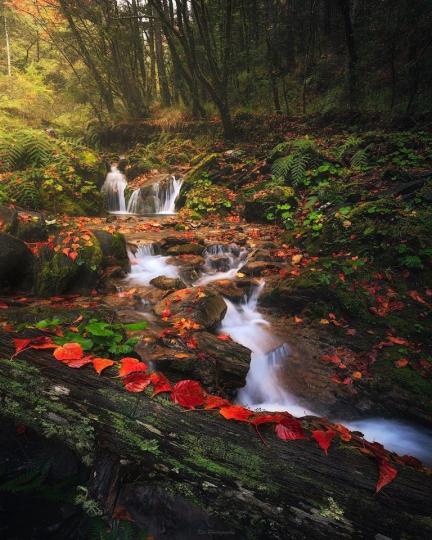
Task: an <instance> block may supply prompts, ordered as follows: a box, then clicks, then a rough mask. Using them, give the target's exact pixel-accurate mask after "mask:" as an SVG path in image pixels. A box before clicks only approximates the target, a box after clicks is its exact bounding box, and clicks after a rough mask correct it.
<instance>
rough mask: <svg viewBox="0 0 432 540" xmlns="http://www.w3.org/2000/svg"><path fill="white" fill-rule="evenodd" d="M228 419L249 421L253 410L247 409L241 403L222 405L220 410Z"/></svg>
mask: <svg viewBox="0 0 432 540" xmlns="http://www.w3.org/2000/svg"><path fill="white" fill-rule="evenodd" d="M219 412H220V413H221V415H222V416H223V417H224V418H226V419H227V420H238V421H239V422H247V421H248V420H249V418H250V417H251V416H252V414H253V412H252V411H249V410H248V409H245V408H244V407H242V406H241V405H229V406H228V407H222V408H221V409H220V411H219Z"/></svg>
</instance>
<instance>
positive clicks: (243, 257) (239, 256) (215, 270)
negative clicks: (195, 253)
mask: <svg viewBox="0 0 432 540" xmlns="http://www.w3.org/2000/svg"><path fill="white" fill-rule="evenodd" d="M203 255H204V259H205V262H204V267H203V271H204V272H203V275H202V276H201V277H200V278H199V279H198V280H197V282H196V283H195V285H207V283H211V282H212V281H218V280H222V279H234V278H235V277H236V275H237V273H238V272H239V270H240V269H241V268H242V267H243V266H244V265H245V264H246V263H247V255H248V252H247V249H245V248H239V247H238V246H237V245H235V244H230V245H225V244H215V245H213V246H209V247H208V248H207V249H206V250H205V251H204V254H203ZM221 268H222V269H223V270H221Z"/></svg>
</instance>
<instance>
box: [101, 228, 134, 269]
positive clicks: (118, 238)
mask: <svg viewBox="0 0 432 540" xmlns="http://www.w3.org/2000/svg"><path fill="white" fill-rule="evenodd" d="M92 233H93V234H94V236H95V237H96V238H97V239H98V241H99V244H100V247H101V249H102V255H103V259H102V264H103V265H104V266H106V267H107V266H120V267H121V268H123V269H125V270H127V269H129V268H130V263H129V257H128V254H127V247H126V239H125V237H124V236H123V235H122V234H120V233H113V234H111V233H109V232H107V231H102V230H93V231H92Z"/></svg>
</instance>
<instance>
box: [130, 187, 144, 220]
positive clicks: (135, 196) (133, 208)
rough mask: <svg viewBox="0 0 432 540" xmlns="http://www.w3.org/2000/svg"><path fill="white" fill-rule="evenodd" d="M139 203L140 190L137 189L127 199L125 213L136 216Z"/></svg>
mask: <svg viewBox="0 0 432 540" xmlns="http://www.w3.org/2000/svg"><path fill="white" fill-rule="evenodd" d="M140 203H141V188H138V189H136V190H135V191H134V192H133V193H132V195H131V197H130V199H129V202H128V205H127V213H128V214H138V213H139V207H140Z"/></svg>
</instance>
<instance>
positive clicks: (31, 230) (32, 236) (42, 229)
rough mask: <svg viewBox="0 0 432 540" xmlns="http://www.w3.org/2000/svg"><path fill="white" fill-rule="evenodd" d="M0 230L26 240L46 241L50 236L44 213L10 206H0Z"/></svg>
mask: <svg viewBox="0 0 432 540" xmlns="http://www.w3.org/2000/svg"><path fill="white" fill-rule="evenodd" d="M0 231H2V232H6V233H9V234H12V235H13V236H16V237H17V238H19V239H20V240H24V242H44V241H46V240H47V238H48V233H47V230H46V223H45V219H44V217H43V215H42V214H40V213H38V212H31V211H26V212H23V211H18V210H16V209H15V208H12V207H8V206H0Z"/></svg>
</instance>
